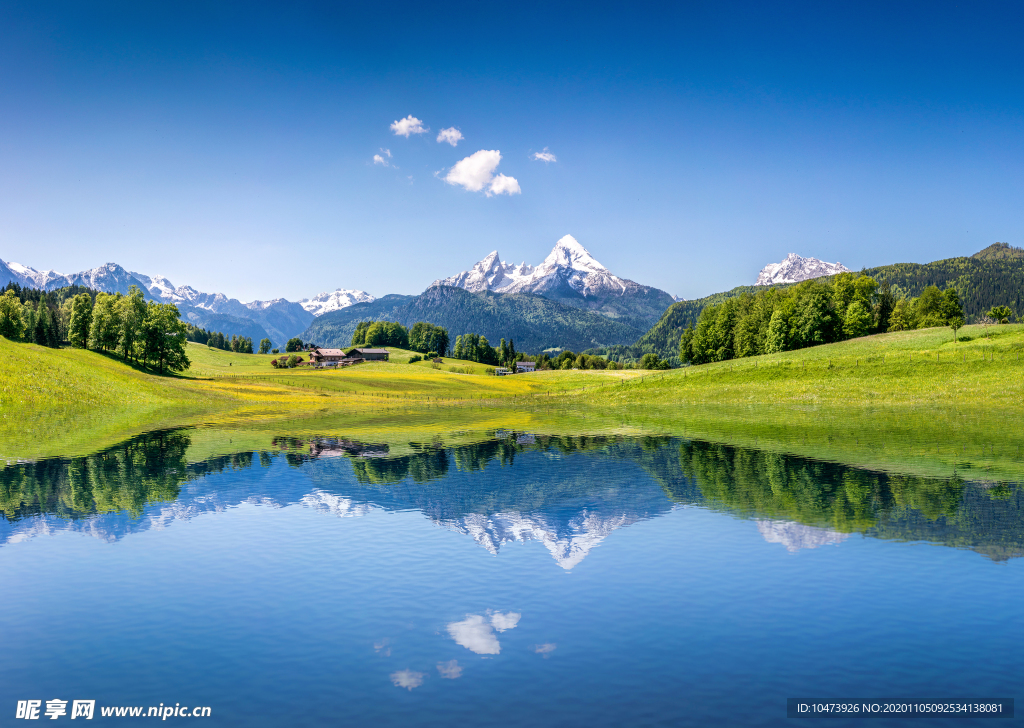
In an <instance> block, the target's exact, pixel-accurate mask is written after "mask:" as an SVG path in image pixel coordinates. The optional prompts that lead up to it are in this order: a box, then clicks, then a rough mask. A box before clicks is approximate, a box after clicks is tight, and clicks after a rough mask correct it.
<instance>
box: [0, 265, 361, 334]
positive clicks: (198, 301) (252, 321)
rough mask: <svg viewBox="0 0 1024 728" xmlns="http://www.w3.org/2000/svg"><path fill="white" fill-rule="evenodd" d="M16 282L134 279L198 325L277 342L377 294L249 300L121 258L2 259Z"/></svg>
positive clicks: (5, 275)
mask: <svg viewBox="0 0 1024 728" xmlns="http://www.w3.org/2000/svg"><path fill="white" fill-rule="evenodd" d="M12 282H13V283H17V284H18V285H20V286H24V287H27V288H41V289H43V290H47V291H52V290H56V289H58V288H63V287H65V286H76V285H77V286H85V287H86V288H92V289H94V290H97V291H104V292H106V293H128V289H129V288H131V287H132V286H133V285H134V286H138V287H139V288H140V289H142V291H143V294H144V295H145V297H146V298H147V299H152V300H154V301H158V302H160V303H173V304H175V305H176V306H177V307H178V310H180V311H181V314H182V318H183V319H185V320H186V321H189V322H190V323H192V324H193V325H195V326H199V327H201V328H206V329H209V330H215V331H224V332H225V333H227V334H238V335H240V336H249V337H251V338H252V339H253V340H254V341H258V340H259V339H262V338H264V337H267V338H270V339H271V341H272V342H273V344H274V346H283V345H284V344H285V342H286V341H287V340H288V339H290V338H292V337H293V336H298V335H299V334H301V333H302V332H303V331H305V330H306V328H307V327H308V326H309V324H310V323H312V321H313V320H314V319H315V318H316V317H317V316H320V315H322V314H324V313H327V312H328V311H336V310H338V309H341V308H345V307H346V306H351V305H352V304H353V303H360V302H365V301H373V300H375V299H374V297H373V296H372V295H370V294H369V293H366V292H365V291H356V290H348V289H341V288H339V289H338V290H336V291H333V292H327V293H321V294H319V295H318V296H315V297H314V298H312V299H302V300H301V301H299V302H292V301H288V300H285V299H283V298H275V299H273V300H269V301H250V302H249V303H243V302H241V301H239V300H238V299H236V298H228V297H227V296H225V295H224V294H223V293H203V292H202V291H198V290H196V289H195V288H192V287H191V286H175V285H174V284H173V283H171V281H169V280H168V279H167V278H166V277H164V276H159V275H157V276H149V275H146V274H145V273H137V272H133V271H127V270H125V269H124V268H122V267H121V266H120V265H118V264H117V263H107V264H105V265H101V266H100V267H98V268H93V269H92V270H86V271H81V272H79V273H72V274H70V275H65V274H63V273H58V272H57V271H54V270H42V271H40V270H36V269H35V268H30V267H29V266H26V265H22V264H20V263H15V262H4V261H2V260H0V287H3V286H6V285H7V284H8V283H12Z"/></svg>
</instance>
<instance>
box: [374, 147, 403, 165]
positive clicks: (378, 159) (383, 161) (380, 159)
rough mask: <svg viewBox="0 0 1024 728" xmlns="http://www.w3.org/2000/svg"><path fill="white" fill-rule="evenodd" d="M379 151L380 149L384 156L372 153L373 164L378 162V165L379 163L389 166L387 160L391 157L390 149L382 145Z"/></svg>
mask: <svg viewBox="0 0 1024 728" xmlns="http://www.w3.org/2000/svg"><path fill="white" fill-rule="evenodd" d="M380 151H381V154H383V155H384V156H383V157H382V156H381V154H374V155H373V163H374V164H379V165H381V166H383V167H390V166H391V163H390V162H388V159H391V150H390V149H384V148H383V147H381V150H380ZM384 157H387V159H385V158H384ZM396 169H397V168H396Z"/></svg>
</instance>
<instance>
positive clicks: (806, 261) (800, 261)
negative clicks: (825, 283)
mask: <svg viewBox="0 0 1024 728" xmlns="http://www.w3.org/2000/svg"><path fill="white" fill-rule="evenodd" d="M849 272H850V269H849V268H847V267H846V266H845V265H843V264H842V263H826V262H825V261H823V260H818V259H817V258H803V257H801V256H799V255H797V254H796V253H790V254H789V255H787V256H786V259H785V260H783V261H782V262H781V263H769V264H768V265H766V266H765V267H764V268H762V269H761V273H760V274H759V275H758V276H757V283H755V284H754V285H756V286H771V285H775V284H778V283H799V282H800V281H806V280H810V279H811V278H821V277H822V276H831V275H835V274H836V273H849Z"/></svg>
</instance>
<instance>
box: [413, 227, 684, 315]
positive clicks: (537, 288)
mask: <svg viewBox="0 0 1024 728" xmlns="http://www.w3.org/2000/svg"><path fill="white" fill-rule="evenodd" d="M433 285H434V286H448V287H452V288H462V289H464V290H466V291H469V292H471V293H483V292H485V291H489V292H492V293H502V294H510V293H527V294H532V295H538V296H543V297H544V298H547V299H550V300H553V301H558V302H560V303H563V304H566V305H568V306H572V307H574V308H582V309H586V310H588V311H594V312H596V313H599V314H602V315H604V316H607V317H609V318H612V319H616V320H621V321H622V322H623V323H626V324H627V325H629V326H633V327H636V328H641V329H644V328H647V327H649V326H651V325H652V324H653V323H654V322H655V321H657V320H658V318H659V317H660V316H661V314H662V313H663V312H664V311H665V309H666V308H668V307H669V306H671V305H672V303H673V302H674V301H675V298H674V297H673V296H671V295H670V294H668V293H666V292H665V291H662V290H660V289H658V288H653V287H652V286H644V285H641V284H639V283H636V282H634V281H631V280H628V279H626V278H620V277H619V276H616V275H614V274H613V273H612V272H611V271H609V270H608V269H607V268H605V267H604V266H603V265H601V264H600V263H599V262H597V260H596V259H595V258H594V257H593V256H592V255H591V254H590V252H589V251H588V250H587V249H586V248H584V247H583V245H581V244H580V242H579V241H578V240H576V238H574V237H573V236H572V235H564V236H562V238H560V239H559V240H558V242H556V243H555V246H554V248H552V249H551V252H550V253H549V254H548V256H547V257H546V258H545V259H544V261H543V262H542V263H540V265H537V266H532V265H527V264H526V263H525V262H523V263H520V264H519V265H515V264H513V263H504V262H502V261H501V259H500V256H499V255H498V251H496V250H495V251H492V252H491V253H490V254H488V255H487V256H486V257H485V258H484V259H483V260H481V261H480V262H479V263H477V264H476V265H474V266H473V267H472V268H470V269H469V270H467V271H463V272H462V273H458V274H456V275H454V276H449V277H448V278H443V279H440V280H436V281H434V283H433Z"/></svg>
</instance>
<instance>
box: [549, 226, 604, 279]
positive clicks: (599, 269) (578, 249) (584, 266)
mask: <svg viewBox="0 0 1024 728" xmlns="http://www.w3.org/2000/svg"><path fill="white" fill-rule="evenodd" d="M544 266H549V267H552V268H554V267H561V268H569V269H571V270H578V271H587V272H589V273H608V269H607V268H605V267H604V266H603V265H601V264H600V263H598V262H597V261H596V260H595V259H594V256H592V255H591V254H590V251H589V250H587V249H586V248H584V247H583V246H582V245H581V244H580V242H579V241H578V240H577V239H576V238H574V237H573V236H572V235H564V236H563V237H561V238H560V239H559V240H558V242H557V243H555V247H554V248H552V250H551V252H550V253H548V257H547V258H545V259H544V262H543V263H541V265H540V267H544Z"/></svg>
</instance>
